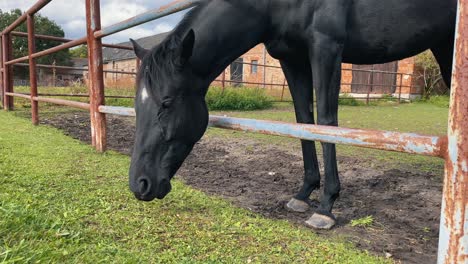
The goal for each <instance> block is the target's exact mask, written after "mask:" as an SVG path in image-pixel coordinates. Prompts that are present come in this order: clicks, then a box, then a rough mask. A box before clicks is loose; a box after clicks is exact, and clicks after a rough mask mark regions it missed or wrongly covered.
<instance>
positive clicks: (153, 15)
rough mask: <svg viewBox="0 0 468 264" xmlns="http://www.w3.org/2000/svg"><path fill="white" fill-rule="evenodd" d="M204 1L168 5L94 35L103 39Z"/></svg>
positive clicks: (196, 0) (179, 2)
mask: <svg viewBox="0 0 468 264" xmlns="http://www.w3.org/2000/svg"><path fill="white" fill-rule="evenodd" d="M201 1H202V0H185V1H175V2H172V3H170V4H168V5H165V6H161V7H160V8H157V9H153V10H150V11H148V12H145V13H143V14H140V15H137V16H134V17H132V18H129V19H127V20H124V21H122V22H120V23H117V24H114V25H111V26H108V27H105V28H102V29H101V30H98V31H96V32H95V33H94V37H95V38H103V37H106V36H109V35H112V34H115V33H117V32H120V31H123V30H125V29H129V28H131V27H135V26H138V25H141V24H143V23H146V22H149V21H152V20H155V19H158V18H162V17H165V16H168V15H171V14H174V13H177V12H179V11H182V10H185V9H188V8H191V7H193V6H195V5H196V4H197V3H199V2H201Z"/></svg>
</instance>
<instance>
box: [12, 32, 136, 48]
mask: <svg viewBox="0 0 468 264" xmlns="http://www.w3.org/2000/svg"><path fill="white" fill-rule="evenodd" d="M11 34H12V35H13V36H17V37H27V36H28V34H27V33H25V32H19V31H13V32H11ZM34 37H35V38H36V39H45V40H53V41H57V42H70V41H73V40H72V39H67V38H62V37H56V36H49V35H41V34H36V35H34ZM102 46H103V47H106V48H115V49H124V50H133V48H132V47H130V46H124V45H116V44H106V43H103V44H102Z"/></svg>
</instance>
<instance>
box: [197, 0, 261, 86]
mask: <svg viewBox="0 0 468 264" xmlns="http://www.w3.org/2000/svg"><path fill="white" fill-rule="evenodd" d="M231 2H232V3H231ZM233 4H236V1H229V0H221V1H210V2H209V3H208V4H206V6H204V8H203V9H201V10H200V12H199V13H198V15H197V17H195V18H194V20H193V22H192V25H191V28H193V29H194V31H195V47H194V50H193V55H192V59H191V61H192V65H193V66H194V69H195V70H196V71H197V72H198V73H199V74H202V75H203V76H204V77H205V78H206V79H207V82H211V81H213V80H214V79H215V78H216V77H217V76H219V74H221V72H222V71H223V70H224V69H225V68H226V67H227V66H228V65H229V64H230V63H231V62H233V61H234V60H235V59H237V58H238V57H239V56H241V55H242V54H244V53H245V52H247V51H248V50H250V49H251V48H253V47H254V46H255V45H257V44H259V43H260V42H262V40H263V37H264V33H265V28H266V23H265V20H266V19H265V17H264V16H263V15H262V14H259V12H258V11H256V10H247V9H248V8H246V7H245V6H237V5H236V6H233Z"/></svg>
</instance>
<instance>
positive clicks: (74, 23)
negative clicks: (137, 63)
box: [0, 0, 185, 43]
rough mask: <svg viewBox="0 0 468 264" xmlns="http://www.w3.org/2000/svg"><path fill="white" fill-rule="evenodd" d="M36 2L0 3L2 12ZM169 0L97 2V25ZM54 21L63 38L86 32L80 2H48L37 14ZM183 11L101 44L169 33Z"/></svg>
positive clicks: (11, 0)
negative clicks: (98, 12)
mask: <svg viewBox="0 0 468 264" xmlns="http://www.w3.org/2000/svg"><path fill="white" fill-rule="evenodd" d="M36 1H37V0H0V9H1V10H2V11H3V12H7V11H10V10H11V9H15V8H19V9H21V10H22V11H26V10H27V9H29V8H30V7H31V6H32V5H33V4H34V3H35V2H36ZM170 2H173V0H101V24H102V27H105V26H109V25H112V24H115V23H117V22H120V21H122V20H125V19H127V18H130V17H133V16H136V15H138V14H140V13H143V12H145V11H148V10H152V9H156V8H159V7H160V6H162V5H165V4H168V3H170ZM39 13H40V14H41V15H43V16H46V17H48V18H49V19H51V20H53V21H55V23H57V24H58V25H59V26H60V27H62V29H63V30H64V31H65V37H66V38H70V39H76V38H81V37H83V36H85V33H86V13H85V1H84V0H52V1H51V2H50V3H49V4H48V5H47V6H45V7H44V8H43V9H42V10H41V11H40V12H39ZM184 13H185V12H179V13H176V14H173V15H170V16H167V17H164V18H161V19H158V20H155V21H152V22H148V23H145V24H143V25H140V26H137V27H134V28H131V29H128V30H125V31H122V32H119V33H117V34H114V35H111V36H108V37H106V38H104V40H103V42H104V43H120V42H125V41H128V39H129V38H133V39H138V38H142V37H146V36H151V35H155V34H158V33H163V32H167V31H170V30H172V29H173V28H174V26H175V25H176V24H177V23H178V22H179V21H180V20H181V19H182V16H183V14H184Z"/></svg>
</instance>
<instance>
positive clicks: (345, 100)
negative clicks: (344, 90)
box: [338, 94, 365, 106]
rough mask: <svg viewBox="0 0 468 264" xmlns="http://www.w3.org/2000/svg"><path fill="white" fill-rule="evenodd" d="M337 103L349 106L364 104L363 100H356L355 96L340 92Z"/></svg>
mask: <svg viewBox="0 0 468 264" xmlns="http://www.w3.org/2000/svg"><path fill="white" fill-rule="evenodd" d="M338 104H339V105H349V106H361V105H365V103H364V102H362V101H359V100H357V99H356V98H354V97H352V96H350V95H349V94H342V95H340V98H339V99H338Z"/></svg>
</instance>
